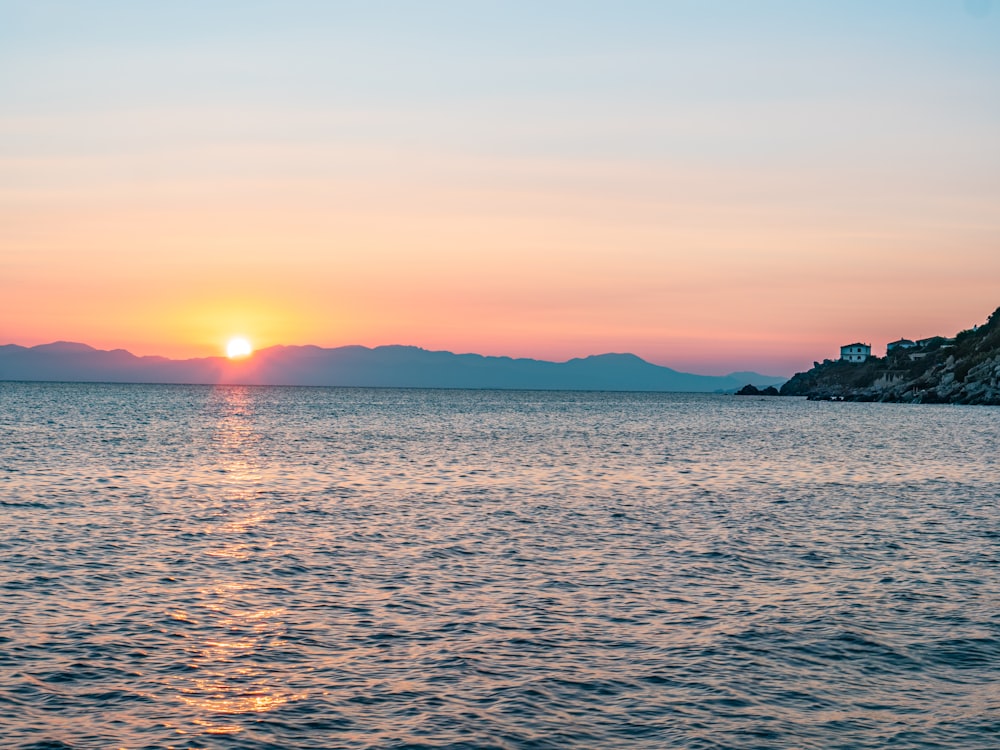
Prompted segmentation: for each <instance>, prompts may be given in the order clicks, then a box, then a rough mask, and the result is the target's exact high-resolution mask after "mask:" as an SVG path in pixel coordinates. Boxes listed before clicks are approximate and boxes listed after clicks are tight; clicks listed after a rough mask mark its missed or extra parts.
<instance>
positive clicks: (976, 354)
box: [781, 308, 1000, 406]
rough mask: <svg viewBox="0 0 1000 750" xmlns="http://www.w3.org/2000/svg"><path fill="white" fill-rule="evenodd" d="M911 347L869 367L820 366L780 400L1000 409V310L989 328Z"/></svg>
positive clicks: (787, 389) (790, 384) (798, 380)
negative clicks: (976, 406) (979, 405)
mask: <svg viewBox="0 0 1000 750" xmlns="http://www.w3.org/2000/svg"><path fill="white" fill-rule="evenodd" d="M907 344H908V345H907V346H906V347H899V348H896V349H894V350H893V351H891V352H888V353H887V354H886V356H885V357H869V358H868V359H867V360H866V361H865V362H859V363H854V362H844V361H841V360H827V361H826V362H823V363H822V364H820V363H817V364H816V365H815V366H814V367H813V368H812V369H811V370H809V371H808V372H800V373H797V374H796V375H795V376H794V377H792V379H791V380H789V381H788V382H787V383H785V385H783V386H782V387H781V395H782V396H806V397H808V398H811V399H814V400H829V399H836V400H841V399H842V400H845V401H889V402H906V403H924V404H928V403H930V404H985V405H998V406H1000V308H998V309H997V310H996V311H995V312H994V313H993V314H992V315H991V316H990V318H989V320H988V321H987V322H986V323H985V324H984V325H981V326H976V327H974V328H970V329H968V330H966V331H962V332H961V333H959V334H957V335H956V336H954V337H945V336H935V337H933V338H929V339H924V340H922V341H921V342H919V343H916V342H907Z"/></svg>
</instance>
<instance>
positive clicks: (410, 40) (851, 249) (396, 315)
mask: <svg viewBox="0 0 1000 750" xmlns="http://www.w3.org/2000/svg"><path fill="white" fill-rule="evenodd" d="M998 305H1000V2H994V3H991V2H988V1H987V0H966V1H965V2H963V1H962V0H955V1H947V0H940V1H938V2H926V1H924V2H922V1H920V0H900V1H899V2H873V1H872V0H859V1H856V2H845V1H844V0H836V1H834V0H830V1H829V2H823V3H820V2H806V1H796V2H791V1H790V2H713V1H712V0H693V1H691V2H667V1H663V2H653V1H650V2H629V1H625V2H586V1H580V0H574V1H572V2H568V1H567V2H538V1H537V0H536V1H533V2H487V1H482V2H477V1H476V0H456V1H455V2H379V1H378V0H362V1H359V2H332V1H331V2H204V1H201V0H199V1H198V2H183V1H180V2H179V1H177V0H171V2H159V3H154V2H134V1H132V0H128V1H122V2H86V1H80V2H68V1H67V2H46V1H45V0H25V1H24V2H9V1H7V0H0V343H18V344H25V345H33V344H39V343H45V342H49V341H53V340H57V339H63V340H73V341H82V342H86V343H90V344H92V345H94V346H98V347H100V348H116V347H121V348H126V349H129V350H130V351H132V352H134V353H136V354H164V355H167V356H174V357H182V356H203V355H211V354H219V353H221V352H222V350H223V348H224V344H225V341H226V340H227V339H228V338H229V337H230V336H231V335H234V334H244V335H246V336H248V337H249V338H250V339H251V340H252V341H253V343H254V344H255V346H257V347H262V346H268V345H271V344H276V343H284V344H305V343H312V344H319V345H322V346H339V345H344V344H365V345H368V346H375V345H379V344H392V343H400V344H414V345H418V346H423V347H426V348H431V349H449V350H452V351H474V352H480V353H483V354H505V355H512V356H531V357H540V358H545V359H560V360H561V359H566V358H569V357H573V356H582V355H587V354H595V353H601V352H607V351H630V352H634V353H636V354H639V355H640V356H642V357H644V358H646V359H648V360H650V361H653V362H656V363H658V364H664V365H668V366H671V367H675V368H677V369H682V370H688V371H694V372H703V373H724V372H728V371H731V370H741V369H755V370H758V371H763V372H768V373H775V374H779V375H788V374H791V373H792V372H794V371H796V370H802V369H807V368H808V367H809V366H810V365H811V364H812V362H813V360H816V359H823V358H824V357H834V356H837V353H838V351H837V347H838V346H839V345H840V344H846V343H850V342H853V341H856V340H861V341H867V342H871V343H872V344H874V346H875V349H876V352H878V353H881V350H884V346H885V343H886V342H887V341H890V340H892V339H895V338H898V337H900V336H908V337H911V338H915V337H924V336H930V335H933V334H938V333H940V334H952V333H955V332H956V331H958V330H961V329H963V328H966V327H968V326H970V325H972V324H975V323H981V322H983V321H984V320H985V318H986V316H987V315H988V314H989V313H990V312H992V311H993V310H994V309H995V308H996V307H997V306H998Z"/></svg>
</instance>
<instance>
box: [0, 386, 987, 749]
mask: <svg viewBox="0 0 1000 750" xmlns="http://www.w3.org/2000/svg"><path fill="white" fill-rule="evenodd" d="M998 438H1000V409H997V408H995V407H992V408H991V407H969V406H930V405H900V404H860V403H817V402H808V401H805V400H801V399H791V398H755V397H735V396H724V395H691V394H659V393H599V392H529V391H472V390H467V391H457V390H391V389H351V388H270V387H239V386H177V385H112V384H53V383H47V384H45V383H0V513H2V516H0V518H2V525H0V747H3V748H18V749H23V750H28V749H29V748H30V749H32V750H43V749H44V750H56V749H65V748H87V749H89V748H102V749H103V748H111V749H114V748H128V749H130V750H131V749H139V748H191V749H193V748H234V749H235V748H239V749H241V750H242V749H247V750H255V749H261V750H262V749H264V748H283V749H284V748H452V749H458V748H698V749H700V750H722V749H723V748H734V749H743V748H768V749H770V748H797V749H806V748H815V749H816V750H820V749H822V750H833V749H836V748H845V749H846V748H851V749H852V750H857V749H863V748H896V749H900V748H914V749H916V748H982V749H983V750H995V748H997V747H1000V512H998V508H1000V458H998Z"/></svg>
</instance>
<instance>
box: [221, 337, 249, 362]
mask: <svg viewBox="0 0 1000 750" xmlns="http://www.w3.org/2000/svg"><path fill="white" fill-rule="evenodd" d="M252 351H253V347H252V346H250V342H249V341H247V339H245V338H242V337H237V338H233V339H229V343H228V344H226V356H227V357H229V358H230V359H238V358H240V357H248V356H250V353H251V352H252Z"/></svg>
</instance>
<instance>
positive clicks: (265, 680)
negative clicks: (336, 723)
mask: <svg viewBox="0 0 1000 750" xmlns="http://www.w3.org/2000/svg"><path fill="white" fill-rule="evenodd" d="M230 349H231V350H232V345H231V346H230ZM242 354H243V351H242V349H241V350H239V351H238V352H237V355H242ZM230 356H233V355H232V354H231V355H230ZM215 395H216V396H217V397H218V399H219V401H220V411H221V413H220V416H219V419H218V421H217V422H216V425H215V431H214V432H215V434H214V437H213V442H214V444H215V448H216V452H215V453H214V455H215V457H216V460H217V465H216V466H215V467H214V469H213V471H215V472H216V473H218V474H221V475H222V478H221V480H219V481H218V482H217V485H216V488H217V492H218V495H217V497H216V498H215V501H216V510H217V516H216V517H214V518H211V519H209V520H208V521H207V522H206V523H205V524H204V526H203V528H201V529H194V530H193V531H194V533H201V534H204V535H206V536H208V537H209V539H210V540H212V541H210V542H209V543H208V544H207V545H205V546H204V548H203V549H201V550H200V552H199V554H203V555H206V556H209V557H215V558H226V559H229V560H231V561H240V562H245V563H249V564H251V565H252V564H254V559H253V558H254V556H255V554H257V553H259V552H261V551H264V550H266V549H268V548H269V547H271V546H272V545H273V542H272V541H270V540H266V539H257V540H253V541H252V540H251V539H250V537H251V536H253V532H254V531H255V530H256V529H257V527H259V526H260V525H261V524H263V523H266V522H267V521H268V520H270V519H271V518H272V517H273V516H274V513H273V511H270V510H268V509H267V508H266V501H263V500H261V495H260V493H259V489H260V487H261V486H262V485H263V484H264V483H265V482H266V476H265V469H264V467H261V466H260V465H259V464H258V462H256V461H254V460H253V458H252V457H253V456H255V455H256V454H255V451H254V450H253V447H254V445H255V444H256V443H257V441H258V440H259V435H258V434H257V433H256V431H255V428H254V426H253V416H252V410H253V404H252V402H251V399H250V393H249V391H248V389H245V388H219V389H217V390H216V391H215ZM208 567H211V568H212V569H213V570H226V569H227V567H226V566H225V565H222V566H220V565H211V566H208ZM253 590H254V586H253V584H252V583H246V582H242V581H238V580H229V581H226V580H216V581H213V582H212V584H211V585H208V586H205V587H202V588H199V589H198V601H199V603H200V605H201V617H200V618H199V619H195V618H193V617H191V616H190V615H189V614H188V613H187V612H182V611H177V612H173V613H171V616H172V617H173V618H174V619H175V620H177V621H178V623H181V624H182V625H184V626H188V627H190V628H192V629H193V630H192V632H191V633H190V634H188V635H187V636H186V637H187V638H188V639H189V641H190V645H189V646H188V647H187V649H186V651H187V652H188V654H189V656H190V661H189V663H188V668H189V673H188V675H186V676H185V677H183V678H179V679H177V680H176V684H174V685H173V688H174V689H175V690H176V691H177V698H179V699H180V700H181V701H182V702H183V703H184V704H186V705H187V706H188V707H190V708H192V709H195V710H196V711H197V712H200V713H201V714H202V717H201V718H197V719H193V720H192V723H193V724H195V725H196V729H195V731H196V732H197V733H204V734H211V735H217V734H235V733H238V732H241V731H243V730H244V725H243V724H240V723H236V722H233V721H232V718H231V717H234V716H246V715H252V714H261V713H265V712H268V711H270V710H272V709H274V708H277V707H279V706H282V705H284V704H285V703H288V702H289V701H293V700H296V699H297V698H304V697H306V693H299V694H296V693H293V692H291V691H289V690H288V689H287V688H286V687H284V685H283V681H282V680H281V679H280V675H275V674H274V671H273V670H272V669H265V668H264V667H262V666H259V664H262V663H267V662H270V661H271V656H270V654H269V652H270V651H272V650H275V649H281V647H282V646H284V645H285V642H284V641H283V634H284V632H285V622H284V619H283V617H284V614H285V609H284V608H280V607H278V608H275V607H270V608H267V607H265V608H261V609H258V608H255V607H254V606H248V605H252V603H253V601H254V597H253ZM177 732H178V734H185V733H186V730H184V729H183V728H178V729H177Z"/></svg>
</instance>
